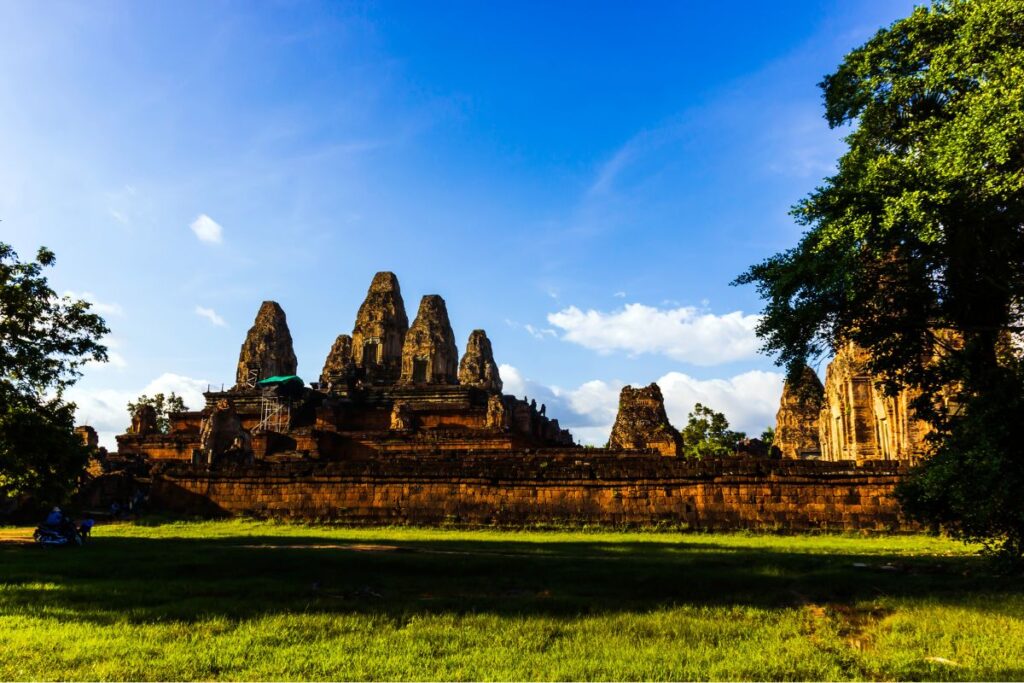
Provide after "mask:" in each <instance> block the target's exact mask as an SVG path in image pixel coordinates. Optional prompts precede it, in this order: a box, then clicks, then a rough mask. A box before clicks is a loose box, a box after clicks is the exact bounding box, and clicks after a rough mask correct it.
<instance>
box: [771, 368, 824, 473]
mask: <svg viewBox="0 0 1024 683" xmlns="http://www.w3.org/2000/svg"><path fill="white" fill-rule="evenodd" d="M824 395H825V388H824V387H823V386H822V384H821V380H820V379H818V375H817V374H816V373H815V372H814V370H812V369H811V368H809V367H808V366H806V365H805V366H804V367H803V370H801V371H800V376H799V377H798V378H797V380H796V381H791V380H789V379H787V380H786V384H785V386H784V387H783V388H782V399H781V400H780V401H779V412H778V413H777V414H776V416H775V441H774V442H773V444H772V445H773V446H774V447H775V448H778V449H779V451H780V452H781V453H782V457H784V458H799V457H802V456H807V455H815V456H816V455H818V454H820V453H821V446H820V445H819V444H818V419H819V416H820V414H821V406H822V401H823V398H824Z"/></svg>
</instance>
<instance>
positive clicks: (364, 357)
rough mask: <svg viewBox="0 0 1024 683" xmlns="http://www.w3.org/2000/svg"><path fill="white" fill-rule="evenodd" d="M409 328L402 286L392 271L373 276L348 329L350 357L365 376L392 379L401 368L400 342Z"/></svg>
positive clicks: (383, 379) (398, 373)
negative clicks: (350, 343)
mask: <svg viewBox="0 0 1024 683" xmlns="http://www.w3.org/2000/svg"><path fill="white" fill-rule="evenodd" d="M408 330H409V318H408V317H407V316H406V314H405V303H404V302H403V301H402V290H401V288H400V287H399V286H398V278H397V277H395V274H394V273H389V272H382V273H377V274H376V275H374V276H373V282H371V283H370V289H369V290H368V291H367V292H366V299H365V300H364V301H363V305H362V306H360V307H359V312H358V313H357V314H356V324H355V327H353V329H352V359H353V362H354V364H355V365H356V367H358V368H361V369H362V370H363V374H364V375H365V376H366V377H368V378H376V379H379V380H381V381H391V382H394V381H395V380H396V379H398V377H399V375H400V374H401V370H402V346H403V344H404V343H405V334H406V332H407V331H408Z"/></svg>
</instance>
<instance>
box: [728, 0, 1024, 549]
mask: <svg viewBox="0 0 1024 683" xmlns="http://www.w3.org/2000/svg"><path fill="white" fill-rule="evenodd" d="M821 88H822V90H823V93H824V104H825V116H826V119H827V120H828V122H829V124H830V125H831V126H833V127H840V126H847V125H849V126H850V127H851V132H850V133H849V135H848V137H847V138H846V143H847V151H846V153H845V154H844V155H843V156H842V157H841V159H840V160H839V164H838V169H837V172H836V174H835V175H833V176H831V177H829V178H827V179H826V180H825V181H824V182H823V184H822V185H821V187H819V188H817V189H816V190H815V191H814V192H812V193H811V194H810V195H809V196H808V197H807V198H806V199H804V200H803V201H801V202H800V203H799V204H798V205H797V206H796V207H795V208H794V209H793V215H794V217H795V218H796V220H797V221H798V222H799V223H801V224H802V225H804V226H806V228H807V231H806V232H805V233H804V236H803V238H802V239H801V241H800V242H799V244H798V245H797V246H796V247H794V248H793V249H790V250H789V251H786V252H783V253H780V254H777V255H775V256H773V257H771V258H769V259H768V260H766V261H764V262H763V263H760V264H758V265H755V266H753V267H752V268H750V269H749V270H748V271H747V272H746V273H744V274H743V275H741V276H740V277H739V278H738V280H737V282H738V283H741V284H746V283H750V284H754V285H756V286H757V288H758V291H759V292H760V294H761V295H762V296H763V298H764V299H765V300H766V307H765V311H764V317H763V319H762V321H761V324H760V327H759V329H758V332H759V334H760V335H761V337H762V338H763V339H764V341H765V348H766V350H767V351H769V352H772V353H775V354H777V356H778V357H779V359H780V362H782V363H785V364H786V365H788V367H789V371H790V376H791V377H794V378H795V377H796V376H797V375H798V373H799V372H800V368H801V365H802V363H803V362H804V361H805V360H806V359H808V358H815V357H821V356H823V355H824V354H826V353H828V352H829V351H834V350H835V349H836V347H837V345H838V344H839V343H841V342H842V341H843V340H845V339H852V340H853V341H855V342H857V343H859V344H860V345H861V346H863V347H865V348H867V349H869V350H870V352H871V355H872V361H871V364H872V367H871V370H872V371H873V372H874V373H876V375H878V376H879V377H881V378H882V380H883V385H884V388H885V389H887V390H888V391H890V392H892V391H895V390H897V389H898V388H899V387H901V386H910V387H915V388H918V389H921V390H922V396H923V398H922V400H920V401H918V405H917V409H918V410H919V412H920V414H921V415H922V416H923V417H925V418H926V419H928V420H929V421H930V422H931V423H932V425H933V427H934V431H933V433H932V439H933V449H934V455H933V456H932V457H931V458H930V459H928V460H927V461H926V463H925V465H924V467H923V468H922V469H921V470H920V471H919V472H918V474H917V475H916V478H915V480H914V483H913V484H912V485H908V487H906V488H905V490H904V496H905V503H906V506H907V508H908V509H910V510H911V511H912V512H914V513H915V514H918V515H919V516H921V517H922V518H923V519H928V520H931V521H935V522H939V523H942V524H945V525H946V526H947V528H949V529H951V530H952V531H954V532H955V533H959V534H961V535H962V536H964V537H965V538H969V539H979V540H986V539H987V540H989V541H991V542H993V543H995V544H996V545H1000V546H1002V547H1005V548H1009V549H1010V552H1011V553H1013V552H1017V553H1018V555H1019V554H1020V552H1019V551H1020V549H1021V548H1024V514H1022V506H1024V503H1022V502H1021V501H1022V500H1024V499H1021V498H1020V496H1019V495H1018V496H1016V497H1013V496H1009V495H1007V491H1008V490H1009V489H1013V487H1016V489H1015V490H1017V491H1020V490H1021V488H1022V485H1024V476H1022V475H1021V472H1020V471H1021V465H1020V461H1021V458H1022V455H1021V444H1022V443H1024V433H1022V432H1024V420H1021V419H1020V416H1019V415H1017V414H1016V413H1014V412H1013V411H1014V410H1017V408H1016V407H1015V406H1018V407H1019V397H1020V396H1021V395H1022V393H1024V391H1022V388H1024V381H1022V373H1021V370H1020V366H1019V363H1018V361H1017V360H1016V357H1017V356H1019V352H1015V351H1013V350H1012V346H1011V345H1010V344H1008V343H1007V341H1008V333H1010V332H1014V331H1017V332H1019V331H1020V330H1021V329H1022V320H1021V317H1022V313H1024V307H1022V298H1024V3H1022V2H1020V0H935V1H934V2H932V4H931V5H930V6H927V7H919V8H917V9H915V10H914V12H913V13H912V14H911V15H910V16H909V17H907V18H905V19H902V20H900V21H897V22H896V23H894V24H893V25H892V26H890V27H889V28H887V29H884V30H881V31H879V32H878V33H877V34H876V35H875V36H874V37H873V38H871V39H870V40H869V41H868V42H867V43H865V44H864V45H863V46H861V47H859V48H857V49H856V50H854V51H853V52H851V53H850V54H849V55H847V56H846V58H845V59H844V60H843V62H842V64H840V66H839V68H838V69H837V70H836V71H835V73H833V74H830V75H828V76H826V77H825V79H824V81H823V82H822V83H821ZM982 434H984V435H985V438H976V437H978V436H979V435H982ZM1007 487H1009V489H1007ZM1014 548H1016V549H1017V550H1013V549H1014Z"/></svg>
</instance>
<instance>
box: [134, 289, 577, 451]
mask: <svg viewBox="0 0 1024 683" xmlns="http://www.w3.org/2000/svg"><path fill="white" fill-rule="evenodd" d="M465 348H466V350H465V353H464V354H463V355H462V357H461V358H460V357H459V352H458V347H457V345H456V340H455V335H454V333H453V332H452V326H451V323H450V321H449V319H448V310H447V307H446V305H445V301H444V299H442V298H441V297H440V296H438V295H436V294H430V295H427V296H424V297H423V298H422V299H421V300H420V304H419V308H418V309H417V312H416V317H415V319H414V320H413V321H412V324H411V325H410V324H409V319H408V317H407V315H406V309H405V303H404V301H403V298H402V291H401V288H400V287H399V283H398V278H397V277H395V275H394V274H393V273H388V272H383V273H377V275H375V276H374V278H373V282H372V283H371V284H370V288H369V291H367V293H366V299H365V300H364V301H363V304H362V305H361V306H360V307H359V311H358V313H357V314H356V319H355V323H354V325H353V327H352V333H351V335H348V334H341V335H339V336H338V338H337V339H336V340H335V341H334V344H333V345H332V347H331V350H330V353H328V355H327V358H326V359H325V361H324V364H323V369H322V371H321V372H320V375H319V377H318V378H317V379H318V381H315V382H313V383H312V384H311V385H310V386H305V385H304V383H303V381H302V380H301V379H299V378H298V377H296V372H297V365H298V363H297V360H296V357H295V352H294V350H293V348H292V337H291V332H290V331H289V329H288V319H287V317H286V315H285V312H284V311H283V310H282V309H281V307H280V306H279V305H278V304H277V303H276V302H273V301H265V302H263V304H262V305H261V306H260V309H259V312H258V313H257V314H256V319H255V321H254V322H253V325H252V327H251V328H250V329H249V332H248V334H247V335H246V337H245V340H244V342H243V343H242V347H241V350H240V353H239V357H238V366H237V371H236V376H235V385H234V386H233V387H232V388H231V389H228V390H226V391H210V392H207V393H206V394H205V398H206V406H205V407H204V408H203V409H202V410H200V411H194V412H185V413H176V414H173V415H172V416H171V420H170V421H171V429H170V431H169V432H168V433H166V434H163V433H159V432H158V431H157V430H156V429H155V428H154V422H155V421H154V419H153V417H152V416H149V415H137V416H133V426H132V428H131V429H130V430H129V432H128V433H127V434H124V435H121V436H119V437H118V438H117V441H118V452H119V454H121V455H132V454H134V455H140V456H144V457H145V458H146V459H147V460H150V461H184V462H190V463H195V464H200V463H202V464H206V465H211V464H219V463H221V462H225V463H231V462H235V463H245V462H255V461H266V462H283V461H306V460H309V461H323V460H351V459H359V458H372V457H375V456H379V455H381V454H387V453H399V452H400V453H403V454H419V455H422V456H429V455H439V454H452V453H465V452H472V451H488V452H501V451H516V450H524V449H536V448H558V447H570V446H574V442H573V439H572V436H571V435H570V434H569V432H568V431H566V430H564V429H562V428H561V427H560V426H559V424H558V420H555V419H549V418H548V417H547V416H546V415H545V414H544V413H545V412H546V411H545V410H544V408H543V406H542V407H541V408H540V409H538V407H537V405H536V403H535V402H530V403H527V402H526V401H525V400H524V399H519V398H516V397H514V396H511V395H506V394H502V382H501V377H500V374H499V371H498V365H497V363H496V362H495V360H494V355H493V352H492V350H491V342H490V340H489V339H488V338H487V334H486V333H485V332H484V331H483V330H473V332H472V334H471V335H470V337H469V340H468V341H467V343H466V347H465Z"/></svg>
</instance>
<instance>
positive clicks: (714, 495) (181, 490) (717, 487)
mask: <svg viewBox="0 0 1024 683" xmlns="http://www.w3.org/2000/svg"><path fill="white" fill-rule="evenodd" d="M905 471H906V469H905V465H902V464H900V463H896V462H884V461H872V462H863V463H861V464H859V465H857V464H853V463H823V462H804V461H768V460H754V459H749V460H748V459H738V458H731V459H722V460H715V461H708V462H688V461H685V460H681V459H677V458H664V457H660V456H657V455H636V454H625V453H623V454H621V455H619V456H609V455H600V456H594V457H588V455H587V454H586V452H585V451H579V450H575V451H568V450H567V451H563V452H558V453H554V454H550V453H544V454H522V455H520V454H517V455H516V456H515V457H510V456H509V455H508V454H507V453H503V454H500V455H498V454H495V455H487V454H476V455H462V456H459V457H441V456H438V457H431V458H423V457H418V458H413V457H403V456H394V457H393V458H389V459H387V460H382V459H374V460H361V461H360V460H352V461H347V462H331V463H287V464H275V465H265V466H262V467H261V466H245V467H239V468H235V469H221V470H206V469H202V468H199V467H193V466H190V465H179V464H174V465H161V466H159V467H158V468H157V469H156V471H155V472H154V477H153V485H152V490H151V494H150V497H151V502H153V503H155V504H156V505H158V506H160V507H162V508H164V509H167V510H170V511H174V512H179V513H185V514H198V515H224V514H244V515H253V516H257V517H288V518H298V519H317V520H334V521H339V522H344V523H351V524H420V525H436V524H459V525H469V526H472V525H500V526H519V525H533V524H541V525H547V524H551V525H562V524H566V525H582V524H597V525H629V526H638V527H646V526H654V525H658V524H670V525H680V526H684V525H685V526H687V527H690V528H697V529H719V530H724V529H772V530H781V531H800V530H807V529H825V530H835V531H839V530H871V531H909V530H912V529H913V528H914V527H913V525H912V524H911V523H909V522H908V521H907V520H906V519H904V517H903V516H902V515H901V513H900V511H899V507H898V504H897V502H896V500H895V498H894V495H893V491H894V487H895V485H896V484H897V482H898V481H899V480H900V478H901V476H902V475H903V473H905Z"/></svg>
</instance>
